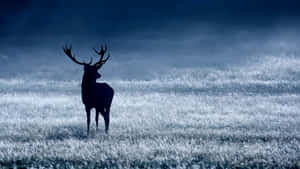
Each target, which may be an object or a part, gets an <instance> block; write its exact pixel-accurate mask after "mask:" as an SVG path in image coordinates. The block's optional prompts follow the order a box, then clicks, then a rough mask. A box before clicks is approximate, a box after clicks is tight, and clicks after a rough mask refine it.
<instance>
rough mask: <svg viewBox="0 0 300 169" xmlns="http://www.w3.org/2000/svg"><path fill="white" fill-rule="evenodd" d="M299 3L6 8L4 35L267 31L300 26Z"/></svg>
mask: <svg viewBox="0 0 300 169" xmlns="http://www.w3.org/2000/svg"><path fill="white" fill-rule="evenodd" d="M299 9H300V1H297V0H281V1H279V0H249V1H241V0H186V1H183V0H151V1H140V0H128V1H125V0H124V1H117V0H110V1H108V0H92V1H76V0H73V1H61V0H51V1H38V0H18V1H17V0H11V1H6V2H1V6H0V11H1V12H0V23H1V28H0V35H1V37H2V38H9V37H12V36H18V37H19V38H20V40H22V39H23V38H26V37H34V36H39V37H41V36H42V37H44V36H102V37H104V36H105V37H108V38H111V37H114V38H117V37H118V36H121V35H124V34H127V33H132V32H147V31H150V32H151V31H159V30H160V29H162V28H164V27H168V26H169V27H172V28H173V30H172V29H171V30H169V31H170V32H172V31H174V32H177V31H179V32H180V31H181V30H182V29H186V28H188V27H191V26H193V25H194V24H198V23H206V24H212V25H215V26H219V27H224V28H228V27H233V28H235V27H248V28H251V27H253V28H255V29H257V28H258V29H259V28H264V27H272V25H274V24H277V23H281V22H297V21H298V19H299V16H300V15H299V14H300V10H299Z"/></svg>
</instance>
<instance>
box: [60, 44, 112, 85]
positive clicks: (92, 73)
mask: <svg viewBox="0 0 300 169" xmlns="http://www.w3.org/2000/svg"><path fill="white" fill-rule="evenodd" d="M93 49H94V51H95V52H96V54H98V55H100V59H99V61H98V62H96V63H94V64H92V62H93V59H92V58H91V59H90V62H89V63H84V62H80V61H78V60H76V58H75V55H73V54H72V52H71V50H72V45H71V46H70V47H68V46H67V45H66V46H65V47H63V50H64V52H65V54H66V55H67V56H69V58H70V59H71V60H73V61H74V62H75V63H77V64H79V65H83V66H84V75H85V77H86V78H87V80H96V79H98V78H100V77H101V75H100V74H99V73H98V70H99V69H100V68H101V67H102V66H103V65H104V64H105V63H106V61H107V60H108V59H109V58H110V54H109V53H108V55H107V57H106V58H105V59H104V55H105V53H106V52H107V46H106V45H105V47H104V48H103V46H101V48H100V50H99V51H98V50H96V49H95V48H93Z"/></svg>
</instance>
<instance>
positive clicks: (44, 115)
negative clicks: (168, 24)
mask: <svg viewBox="0 0 300 169" xmlns="http://www.w3.org/2000/svg"><path fill="white" fill-rule="evenodd" d="M106 82H107V83H109V84H110V85H111V86H112V87H113V88H114V90H115V96H114V100H113V103H112V107H111V124H110V131H109V134H108V135H106V134H105V132H104V121H103V118H102V117H101V118H100V121H99V122H100V124H99V126H100V129H99V130H98V131H96V130H95V121H94V117H95V111H94V110H93V111H92V123H91V133H90V135H89V136H88V137H87V134H86V115H85V111H84V106H83V104H82V102H81V96H80V83H81V81H80V79H76V80H70V81H67V80H65V81H64V80H55V79H35V78H26V77H24V78H20V77H16V78H14V77H12V78H2V79H0V166H1V167H0V168H10V167H11V168H17V167H25V168H299V167H300V59H299V58H297V57H296V56H286V57H275V56H269V57H264V58H261V59H258V60H256V61H255V62H253V63H252V64H247V65H242V66H236V67H231V68H218V67H205V68H200V67H199V68H182V69H180V68H178V69H176V68H174V69H172V70H169V72H167V73H165V74H160V75H158V76H157V77H155V78H153V79H149V80H124V79H123V80H122V79H120V80H118V79H112V80H107V81H106Z"/></svg>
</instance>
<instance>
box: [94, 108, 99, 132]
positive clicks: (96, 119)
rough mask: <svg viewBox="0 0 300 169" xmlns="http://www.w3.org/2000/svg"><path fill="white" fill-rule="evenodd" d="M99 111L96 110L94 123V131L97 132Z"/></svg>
mask: <svg viewBox="0 0 300 169" xmlns="http://www.w3.org/2000/svg"><path fill="white" fill-rule="evenodd" d="M99 113H100V112H99V110H96V117H95V121H96V130H98V121H99Z"/></svg>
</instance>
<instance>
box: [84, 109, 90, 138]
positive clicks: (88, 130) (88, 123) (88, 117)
mask: <svg viewBox="0 0 300 169" xmlns="http://www.w3.org/2000/svg"><path fill="white" fill-rule="evenodd" d="M85 111H86V119H87V120H86V122H87V135H89V132H90V122H91V109H90V108H88V107H85Z"/></svg>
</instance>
